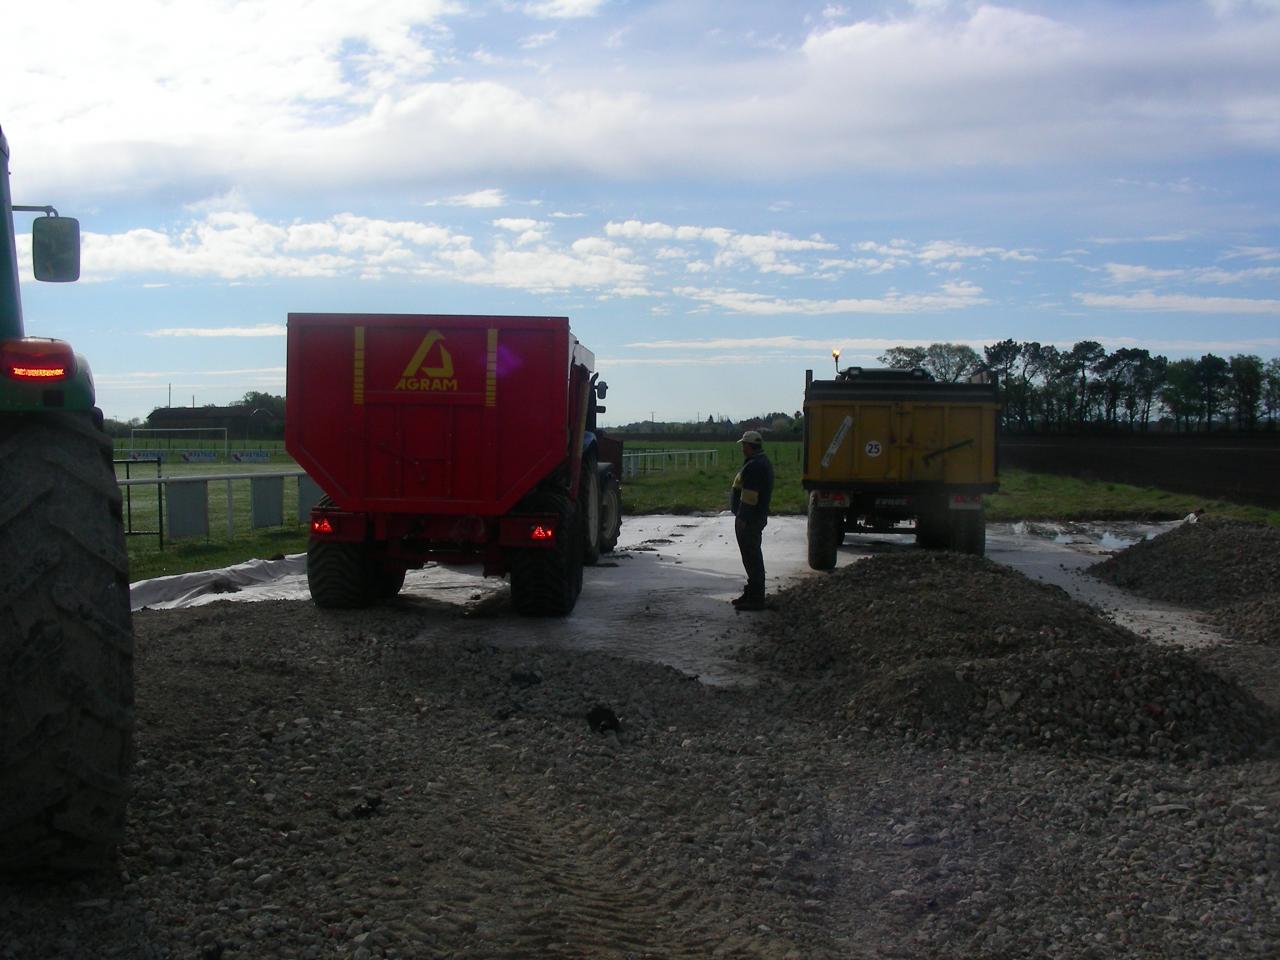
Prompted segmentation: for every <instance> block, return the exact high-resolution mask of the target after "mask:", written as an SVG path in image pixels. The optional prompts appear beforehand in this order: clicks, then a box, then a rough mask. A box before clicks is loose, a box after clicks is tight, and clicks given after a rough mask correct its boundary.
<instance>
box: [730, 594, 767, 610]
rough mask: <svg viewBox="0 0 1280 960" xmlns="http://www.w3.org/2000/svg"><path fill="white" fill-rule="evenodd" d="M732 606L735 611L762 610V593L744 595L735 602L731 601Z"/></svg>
mask: <svg viewBox="0 0 1280 960" xmlns="http://www.w3.org/2000/svg"><path fill="white" fill-rule="evenodd" d="M733 606H734V608H735V609H737V610H764V609H765V606H766V604H765V602H764V594H763V593H750V594H748V593H744V594H743V595H742V596H741V597H739V598H738V599H737V600H735V601H733Z"/></svg>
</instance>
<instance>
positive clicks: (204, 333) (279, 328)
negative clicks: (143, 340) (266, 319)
mask: <svg viewBox="0 0 1280 960" xmlns="http://www.w3.org/2000/svg"><path fill="white" fill-rule="evenodd" d="M287 332H288V328H286V327H285V326H283V325H282V324H272V323H260V324H258V325H257V326H254V327H163V328H161V329H159V330H149V331H147V336H148V337H283V336H284V335H285V334H286V333H287Z"/></svg>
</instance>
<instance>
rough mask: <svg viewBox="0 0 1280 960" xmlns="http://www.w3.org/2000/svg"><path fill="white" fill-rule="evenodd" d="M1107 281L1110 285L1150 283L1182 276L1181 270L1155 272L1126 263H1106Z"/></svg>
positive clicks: (1154, 270)
mask: <svg viewBox="0 0 1280 960" xmlns="http://www.w3.org/2000/svg"><path fill="white" fill-rule="evenodd" d="M1103 269H1104V270H1106V271H1107V279H1109V280H1110V281H1111V282H1112V283H1150V282H1151V281H1152V280H1166V279H1169V278H1171V277H1179V276H1182V275H1183V271H1182V270H1156V269H1153V268H1152V267H1143V266H1137V265H1134V264H1128V263H1106V264H1103Z"/></svg>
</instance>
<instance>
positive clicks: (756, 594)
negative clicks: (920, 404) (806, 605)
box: [730, 430, 773, 610]
mask: <svg viewBox="0 0 1280 960" xmlns="http://www.w3.org/2000/svg"><path fill="white" fill-rule="evenodd" d="M738 443H740V444H741V445H742V469H741V470H739V471H738V475H737V476H736V477H734V478H733V494H732V499H731V501H730V506H731V509H732V510H733V515H734V518H735V519H734V523H733V529H734V532H735V533H736V534H737V535H738V551H739V552H740V553H741V554H742V566H743V567H744V568H745V569H746V571H747V587H746V589H745V590H743V591H742V596H740V597H738V598H737V599H736V600H734V601H733V605H734V606H735V607H737V608H738V609H739V610H763V609H764V553H763V551H762V550H761V549H760V538H761V536H762V535H763V534H764V527H765V524H766V523H768V522H769V500H770V498H771V497H772V496H773V464H771V463H770V462H769V458H768V457H766V456H765V455H764V438H763V437H761V436H760V434H759V433H758V432H757V431H755V430H748V431H747V432H746V433H744V434H743V435H742V439H741V440H739V441H738Z"/></svg>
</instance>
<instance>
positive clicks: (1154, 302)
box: [1075, 290, 1280, 316]
mask: <svg viewBox="0 0 1280 960" xmlns="http://www.w3.org/2000/svg"><path fill="white" fill-rule="evenodd" d="M1075 297H1076V300H1077V301H1078V302H1080V303H1081V304H1083V305H1084V306H1086V307H1096V308H1100V309H1107V310H1141V311H1148V312H1149V311H1159V312H1162V313H1204V314H1237V315H1250V316H1256V315H1263V316H1270V315H1280V300H1251V299H1247V298H1244V297H1199V296H1193V295H1191V294H1182V293H1166V294H1160V293H1155V292H1154V291H1151V290H1144V291H1142V292H1140V293H1133V294H1097V293H1077V294H1076V295H1075Z"/></svg>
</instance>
